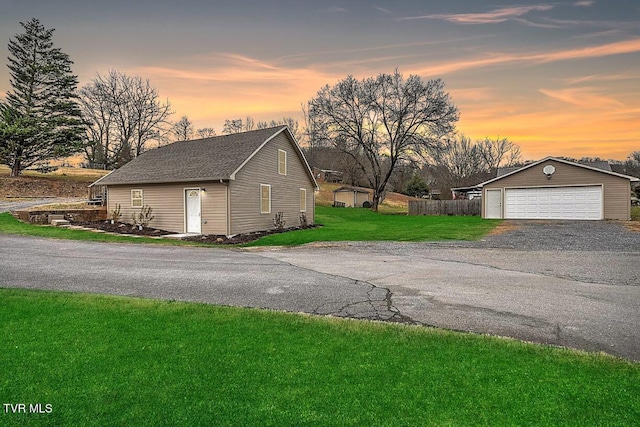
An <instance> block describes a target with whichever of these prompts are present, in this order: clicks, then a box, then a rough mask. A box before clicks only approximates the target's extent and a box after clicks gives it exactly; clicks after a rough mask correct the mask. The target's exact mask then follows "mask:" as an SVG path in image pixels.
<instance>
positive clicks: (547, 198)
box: [480, 157, 638, 220]
mask: <svg viewBox="0 0 640 427" xmlns="http://www.w3.org/2000/svg"><path fill="white" fill-rule="evenodd" d="M637 181H638V178H634V177H631V176H627V175H622V174H619V173H615V172H611V171H606V170H602V169H598V168H595V167H591V166H586V165H582V164H578V163H574V162H570V161H567V160H563V159H557V158H554V157H547V158H545V159H542V160H540V161H538V162H535V163H531V164H529V165H526V166H524V167H522V168H520V169H517V170H515V171H513V172H511V173H507V174H505V175H502V176H499V177H497V178H495V179H492V180H490V181H487V182H484V183H482V184H480V187H482V196H483V197H482V217H483V218H504V219H568V220H600V219H618V220H629V219H630V218H631V199H630V197H631V196H630V193H631V182H637Z"/></svg>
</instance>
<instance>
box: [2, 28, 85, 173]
mask: <svg viewBox="0 0 640 427" xmlns="http://www.w3.org/2000/svg"><path fill="white" fill-rule="evenodd" d="M20 25H22V27H23V28H24V30H25V32H24V33H23V34H17V35H16V36H15V37H14V38H13V39H12V40H10V41H9V46H8V47H9V53H10V56H9V64H8V65H7V66H8V67H9V71H10V76H11V79H10V83H11V86H12V88H13V89H12V90H10V91H9V92H7V97H6V99H7V102H6V105H3V106H1V108H0V110H1V111H2V112H3V114H0V161H1V162H2V163H5V164H7V165H8V166H9V167H10V168H11V176H18V175H19V174H20V172H21V171H22V170H23V169H25V168H27V167H29V166H32V165H33V164H35V163H37V162H42V161H45V160H49V159H54V158H58V157H63V156H67V155H70V154H73V153H75V152H77V151H79V150H80V149H81V148H82V139H81V135H82V133H83V128H82V120H81V113H80V108H79V106H78V104H77V103H76V98H77V95H76V88H77V85H78V77H77V76H75V75H74V74H73V73H72V72H71V64H73V62H72V61H71V60H70V59H69V55H67V54H66V53H64V52H62V51H61V50H60V49H59V48H55V47H54V45H53V41H52V38H53V31H54V30H53V29H45V28H44V26H43V25H42V24H40V21H38V20H37V19H35V18H34V19H32V20H31V21H29V22H27V23H26V24H25V23H22V22H21V23H20Z"/></svg>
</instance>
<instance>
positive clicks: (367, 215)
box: [0, 206, 500, 246]
mask: <svg viewBox="0 0 640 427" xmlns="http://www.w3.org/2000/svg"><path fill="white" fill-rule="evenodd" d="M316 222H317V223H319V224H322V225H323V226H322V227H318V228H313V229H308V230H298V231H291V232H286V233H280V234H273V235H270V236H267V237H264V238H262V239H260V240H257V241H255V242H252V243H250V244H249V245H250V246H266V245H301V244H304V243H309V242H322V241H357V240H395V241H435V240H475V239H479V238H480V237H482V236H484V235H485V234H486V233H488V232H489V231H491V230H492V229H493V228H494V227H495V226H496V225H497V224H498V223H499V222H500V221H499V220H483V219H481V218H480V217H475V216H466V217H464V216H408V215H388V214H380V213H375V212H372V211H370V210H368V209H347V208H342V209H341V208H332V207H326V206H316ZM1 233H4V234H20V235H27V236H37V237H50V238H56V239H70V240H90V241H97V242H117V243H123V242H133V243H162V244H173V245H194V244H196V243H195V242H186V241H179V240H178V241H176V240H166V239H161V240H158V239H151V238H136V237H128V236H112V235H108V234H102V233H94V232H90V231H83V230H68V229H64V228H56V227H49V226H39V225H32V224H25V223H23V222H20V221H18V220H17V219H15V218H14V217H13V216H12V215H11V214H9V213H2V214H0V234H1Z"/></svg>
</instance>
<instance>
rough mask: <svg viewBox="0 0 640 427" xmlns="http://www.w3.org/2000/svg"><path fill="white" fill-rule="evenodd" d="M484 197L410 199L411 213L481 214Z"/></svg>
mask: <svg viewBox="0 0 640 427" xmlns="http://www.w3.org/2000/svg"><path fill="white" fill-rule="evenodd" d="M481 209H482V199H479V198H478V199H473V200H410V201H409V215H480V210H481Z"/></svg>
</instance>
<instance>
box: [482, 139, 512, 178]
mask: <svg viewBox="0 0 640 427" xmlns="http://www.w3.org/2000/svg"><path fill="white" fill-rule="evenodd" d="M476 147H477V149H478V152H479V154H480V157H481V158H482V160H483V162H484V166H485V168H487V169H488V170H489V171H490V172H495V171H497V170H498V168H499V167H502V166H513V165H514V164H516V163H518V162H521V161H522V157H521V155H520V146H518V145H517V144H514V143H513V142H511V141H509V140H508V139H507V138H500V137H498V138H496V139H490V138H484V139H483V140H480V141H476Z"/></svg>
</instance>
